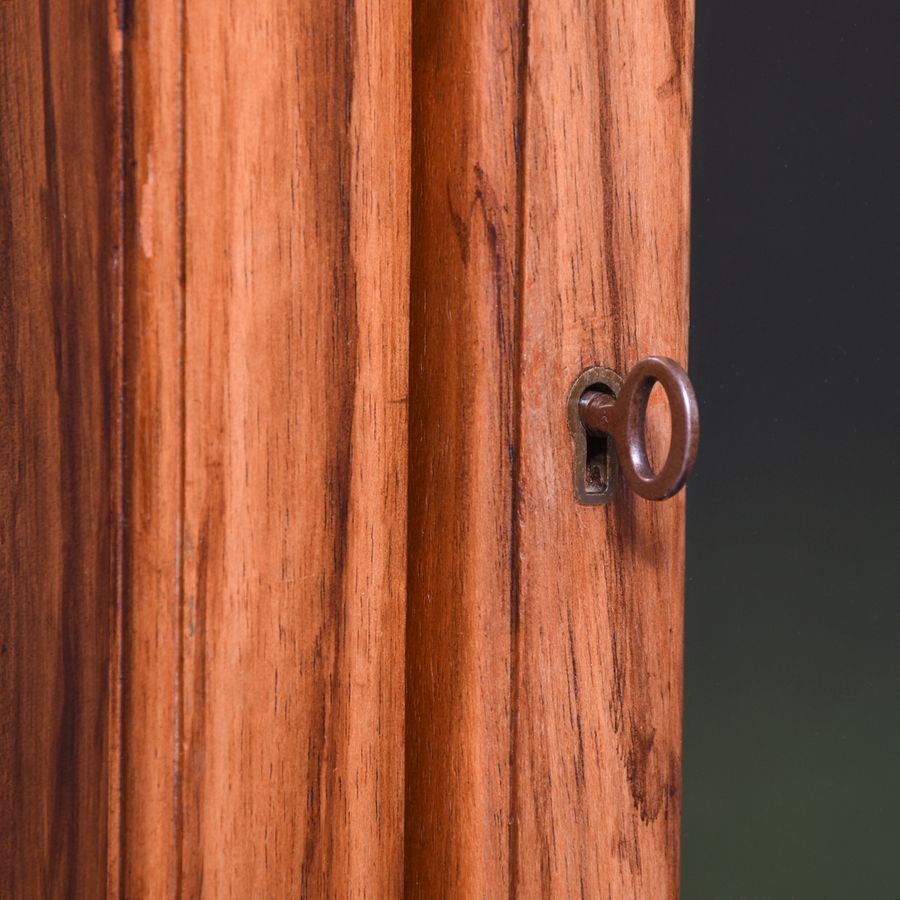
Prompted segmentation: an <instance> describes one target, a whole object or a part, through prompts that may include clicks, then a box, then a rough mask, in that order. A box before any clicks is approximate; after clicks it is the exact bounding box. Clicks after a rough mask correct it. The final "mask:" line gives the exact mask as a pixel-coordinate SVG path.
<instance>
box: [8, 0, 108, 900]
mask: <svg viewBox="0 0 900 900" xmlns="http://www.w3.org/2000/svg"><path fill="white" fill-rule="evenodd" d="M0 48H2V49H0V123H2V125H0V356H2V367H0V373H2V374H0V404H2V410H3V412H2V417H0V610H2V625H0V627H2V647H0V667H2V683H0V704H2V721H3V727H2V729H0V772H2V774H0V784H2V799H0V802H2V808H3V810H4V819H5V821H4V825H3V827H2V829H0V885H2V887H0V891H2V892H3V893H4V895H5V896H10V897H58V896H64V895H65V896H78V897H101V896H105V894H106V893H107V887H108V886H109V887H112V888H113V889H114V888H115V887H116V886H117V883H118V871H117V864H118V849H117V841H116V837H117V833H118V817H119V809H118V775H119V769H118V740H119V734H118V727H117V721H118V692H117V690H116V686H117V684H118V646H119V645H118V636H117V629H118V621H119V611H120V601H119V598H120V592H119V588H118V568H119V559H120V556H119V542H120V539H119V534H120V529H119V523H120V516H119V507H120V492H119V483H120V476H121V464H120V445H121V423H120V408H119V403H118V398H119V393H120V390H119V386H120V382H121V370H120V365H121V353H120V335H121V330H120V321H121V309H120V307H121V286H120V273H121V253H122V246H121V237H120V233H121V202H120V194H121V177H122V166H121V141H120V127H119V125H120V121H121V116H120V112H121V92H120V87H119V85H120V74H121V41H120V35H119V23H118V21H117V18H116V15H115V7H114V6H113V5H112V4H104V3H91V2H87V0H60V2H55V3H53V4H51V3H49V2H41V3H35V2H30V0H13V2H5V3H2V4H0Z"/></svg>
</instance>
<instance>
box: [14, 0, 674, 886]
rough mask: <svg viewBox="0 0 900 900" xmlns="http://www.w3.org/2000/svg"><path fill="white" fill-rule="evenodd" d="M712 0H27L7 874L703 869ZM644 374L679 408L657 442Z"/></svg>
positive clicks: (562, 879) (130, 877)
mask: <svg viewBox="0 0 900 900" xmlns="http://www.w3.org/2000/svg"><path fill="white" fill-rule="evenodd" d="M691 40H692V10H691V6H690V4H689V3H688V2H686V3H683V4H682V3H678V2H674V3H673V2H669V0H636V2H632V0H596V2H590V3H582V2H577V0H562V2H560V0H554V2H550V0H461V2H458V3H457V2H454V3H448V2H444V3H442V2H438V0H414V2H413V3H412V4H410V3H409V2H396V0H339V2H335V3H321V2H319V0H301V2H299V3H298V2H288V0H258V2H255V3H242V2H239V0H215V2H214V0H198V2H193V3H181V2H178V0H158V2H152V3H151V2H149V0H131V2H129V3H113V2H111V0H110V2H109V3H106V4H104V3H95V2H89V0H60V2H59V3H54V4H49V3H46V2H42V3H29V2H26V0H8V2H6V3H3V4H0V46H2V53H0V116H2V128H0V212H2V218H0V291H2V295H0V297H2V308H0V315H2V325H0V352H2V362H3V365H2V368H0V372H2V374H0V391H2V403H3V419H2V441H0V528H2V533H0V604H2V613H3V617H2V620H0V621H2V628H3V635H2V656H0V666H2V673H3V680H2V685H0V698H2V705H3V710H4V727H3V738H2V742H0V756H2V764H3V770H4V777H3V800H4V807H5V808H6V809H7V810H8V811H10V814H9V815H8V816H7V823H6V825H5V826H4V827H3V829H2V841H0V860H2V862H0V866H2V869H0V876H2V884H3V885H4V887H3V889H2V890H4V891H6V890H8V891H9V895H10V896H12V897H46V896H50V897H55V896H78V897H82V896H84V897H88V896H90V897H94V896H107V895H110V896H123V897H201V896H202V897H215V898H218V897H242V898H243V897H253V896H261V897H263V896H264V897H287V896H301V897H399V896H401V895H404V896H409V897H425V898H431V897H434V898H437V897H461V898H469V897H489V898H494V897H499V896H510V897H512V896H520V897H523V898H524V897H530V896H535V897H572V896H584V897H612V898H625V897H640V898H642V900H643V898H651V897H660V898H663V897H674V896H676V895H677V892H678V828H679V807H680V798H679V791H680V719H681V622H682V580H683V522H684V504H683V495H682V496H680V497H677V498H675V499H673V500H669V501H667V502H665V503H658V504H657V503H650V502H647V501H644V500H641V499H638V498H636V497H635V496H634V495H632V494H630V493H629V492H628V491H627V490H622V491H620V492H619V495H618V497H617V499H616V500H615V502H614V503H612V504H611V505H608V506H599V507H588V506H581V505H579V504H578V503H577V502H576V498H575V496H574V494H573V491H572V477H573V473H572V465H573V449H572V440H571V436H570V434H569V431H568V428H567V422H566V401H567V395H568V391H569V388H570V386H571V384H572V383H573V381H574V380H575V378H576V377H577V376H578V374H579V373H580V372H581V371H582V370H584V369H585V368H586V367H588V366H591V365H602V366H606V367H609V368H612V369H615V370H617V371H619V372H621V373H623V374H624V373H625V372H626V371H627V370H628V369H629V368H630V367H631V366H632V365H633V364H634V363H635V362H636V361H637V360H638V359H639V358H640V357H643V356H646V355H650V354H657V355H666V356H670V357H673V358H674V359H676V360H678V361H680V362H681V363H682V364H684V363H685V362H686V359H685V357H686V350H687V248H688V163H689V136H690V109H691V105H690V102H691V81H690V75H691ZM666 419H667V417H666V409H665V404H664V403H662V402H656V398H655V395H654V398H651V406H650V412H649V422H650V429H649V430H650V432H651V437H652V440H653V441H654V443H655V444H657V445H658V447H657V449H662V447H663V444H664V443H665V441H666V439H667V437H666V434H665V431H666Z"/></svg>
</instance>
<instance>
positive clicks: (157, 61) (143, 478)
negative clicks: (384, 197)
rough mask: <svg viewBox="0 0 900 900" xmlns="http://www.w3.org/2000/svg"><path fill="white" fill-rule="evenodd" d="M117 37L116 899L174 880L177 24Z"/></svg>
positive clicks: (178, 577)
mask: <svg viewBox="0 0 900 900" xmlns="http://www.w3.org/2000/svg"><path fill="white" fill-rule="evenodd" d="M126 24H127V29H126V32H125V46H124V52H125V59H126V67H125V72H126V79H125V125H126V127H125V133H126V136H127V144H126V148H125V151H126V158H127V168H126V171H127V178H126V183H125V194H124V202H125V309H124V313H125V321H124V329H125V332H124V353H125V357H124V358H125V383H124V389H125V410H126V420H125V443H124V447H125V475H124V489H125V498H124V499H125V522H126V529H125V545H124V576H125V580H124V591H125V605H124V613H123V670H124V678H123V705H122V706H123V708H122V729H123V741H122V744H123V784H124V786H125V790H124V793H123V808H122V875H123V880H122V885H121V886H122V893H123V895H124V896H127V897H173V896H176V894H177V890H178V886H179V879H180V871H181V865H182V861H181V824H182V815H181V791H180V783H181V746H180V745H181V700H180V690H181V680H180V672H181V645H182V636H181V630H182V627H183V615H184V609H183V604H184V593H183V589H182V558H183V549H182V542H183V517H184V510H183V493H184V447H183V443H184V408H183V407H184V271H183V269H184V266H183V254H184V229H183V193H184V166H183V130H184V108H183V99H182V90H183V74H182V70H183V44H184V41H183V23H182V16H181V7H180V4H179V3H178V2H177V0H152V2H150V0H135V2H133V3H131V4H130V8H129V13H128V21H127V23H126Z"/></svg>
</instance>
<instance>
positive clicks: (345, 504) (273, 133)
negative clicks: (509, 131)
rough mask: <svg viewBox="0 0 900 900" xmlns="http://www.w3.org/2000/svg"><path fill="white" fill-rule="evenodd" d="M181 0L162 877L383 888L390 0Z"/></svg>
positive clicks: (395, 182) (302, 890)
mask: <svg viewBox="0 0 900 900" xmlns="http://www.w3.org/2000/svg"><path fill="white" fill-rule="evenodd" d="M185 12H186V18H185V33H184V34H185V47H186V57H185V58H186V67H185V73H184V78H185V87H184V91H185V105H184V116H185V198H184V202H185V254H186V255H185V264H186V268H185V279H186V280H185V301H184V302H185V349H184V360H185V362H184V365H185V376H184V377H185V429H186V431H185V483H184V491H185V500H184V505H185V522H184V525H185V531H184V601H185V610H184V631H183V641H184V646H183V657H184V660H183V671H182V679H183V759H182V779H183V785H182V791H183V798H184V799H183V803H184V809H183V835H182V840H183V851H182V867H183V868H182V871H183V882H182V884H181V890H182V893H183V894H184V895H186V896H195V895H197V894H200V893H202V894H204V895H206V896H210V897H217V898H218V897H223V898H224V897H242V898H243V897H253V896H259V897H281V896H289V895H299V896H304V897H324V896H329V897H331V896H334V897H376V896H396V895H397V894H399V892H400V889H401V878H402V847H403V692H404V671H403V654H404V617H405V568H406V458H407V449H406V448H407V438H406V431H407V396H406V391H407V376H408V357H407V342H408V330H407V321H408V285H409V281H408V279H409V262H408V260H409V217H408V209H409V156H410V150H409V130H410V123H409V102H410V101H409V90H410V88H409V20H410V15H409V9H408V7H407V6H406V5H405V4H404V3H396V2H393V0H356V2H354V0H346V2H343V0H342V2H337V3H320V2H318V0H304V2H301V3H296V2H293V0H264V2H258V3H252V4H248V3H244V2H240V0H231V2H218V0H216V2H213V0H202V2H197V3H191V4H189V5H187V6H186V7H185Z"/></svg>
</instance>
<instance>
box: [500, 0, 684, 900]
mask: <svg viewBox="0 0 900 900" xmlns="http://www.w3.org/2000/svg"><path fill="white" fill-rule="evenodd" d="M692 32H693V22H692V7H691V5H690V0H684V2H679V0H674V2H668V0H610V2H607V3H603V4H596V5H593V6H590V7H585V8H583V7H582V6H581V4H579V3H574V2H573V3H567V4H563V5H562V6H560V5H559V4H558V3H553V2H550V0H530V3H529V20H528V34H529V47H528V84H527V95H526V124H525V180H524V183H525V198H524V206H525V210H526V216H527V227H526V230H525V244H524V259H523V266H524V278H525V290H524V298H523V303H524V307H523V310H522V321H523V329H522V368H521V379H522V407H521V417H522V419H521V434H522V441H521V448H520V450H521V463H520V465H521V472H520V499H519V504H518V510H519V539H518V546H519V553H520V557H519V559H520V562H519V566H520V576H519V585H520V594H519V611H520V619H519V630H518V632H517V636H516V638H517V658H518V664H517V666H516V677H515V686H514V690H515V692H516V697H517V699H518V702H517V704H516V709H515V715H516V717H517V723H516V729H515V730H516V734H517V738H518V739H517V742H516V746H515V748H514V763H513V766H514V770H515V779H516V786H515V793H516V797H517V804H516V817H517V818H516V823H515V828H516V835H515V847H516V858H515V862H514V868H515V883H514V886H515V890H516V895H517V896H521V897H537V896H543V897H547V896H560V897H562V896H573V895H579V894H580V895H581V896H588V897H598V896H609V897H614V898H618V897H640V898H642V900H647V898H652V897H675V896H677V893H678V836H679V809H680V750H681V747H680V744H681V653H682V604H683V577H684V573H683V556H684V499H683V495H681V496H680V497H678V498H675V499H673V500H669V501H667V502H664V503H650V502H646V501H643V500H640V499H637V498H635V497H634V495H632V494H630V493H629V492H628V491H627V490H623V491H622V492H621V494H620V496H619V498H618V499H617V500H616V501H615V502H614V504H612V505H611V506H608V507H581V506H578V505H576V504H575V503H574V502H573V500H572V496H571V472H570V466H571V456H572V450H571V441H570V438H569V436H568V435H567V433H566V427H565V409H564V399H563V398H565V396H566V392H567V390H568V388H569V386H570V385H571V384H572V382H573V381H574V379H575V377H576V376H577V375H578V373H579V372H580V371H581V370H582V369H583V368H585V367H587V366H588V365H591V364H599V365H605V366H609V367H611V368H614V369H616V370H617V371H619V372H622V373H624V372H626V371H627V370H628V368H629V367H630V366H632V365H633V364H634V363H635V362H636V361H637V360H638V359H639V358H640V357H642V356H646V355H649V354H651V353H653V354H658V355H664V356H670V357H672V358H674V359H676V360H679V361H681V362H682V363H683V364H685V363H686V358H685V357H686V353H687V310H688V295H687V290H688V280H687V275H688V208H689V207H688V202H689V193H688V166H689V138H690V97H691V82H690V73H691V48H692ZM660 411H663V412H664V407H663V408H662V410H660V409H659V407H658V408H657V411H656V413H655V415H657V417H658V414H659V412H660ZM651 427H652V423H651ZM657 432H658V429H657ZM657 438H658V439H660V440H663V441H664V440H665V436H664V435H661V434H659V433H657Z"/></svg>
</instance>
